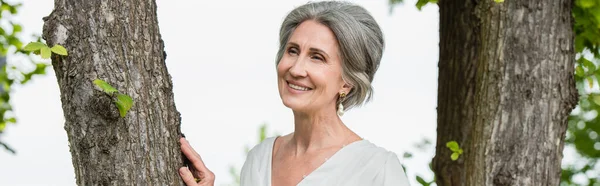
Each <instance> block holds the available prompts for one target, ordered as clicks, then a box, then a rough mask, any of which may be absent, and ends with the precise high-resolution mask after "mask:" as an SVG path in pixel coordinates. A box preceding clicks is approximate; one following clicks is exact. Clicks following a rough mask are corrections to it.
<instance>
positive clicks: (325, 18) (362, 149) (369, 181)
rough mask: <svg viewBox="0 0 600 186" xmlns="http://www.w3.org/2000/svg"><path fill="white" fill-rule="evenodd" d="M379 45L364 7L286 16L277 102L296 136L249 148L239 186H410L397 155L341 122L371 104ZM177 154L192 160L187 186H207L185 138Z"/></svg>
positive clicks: (316, 6)
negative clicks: (289, 113) (290, 115)
mask: <svg viewBox="0 0 600 186" xmlns="http://www.w3.org/2000/svg"><path fill="white" fill-rule="evenodd" d="M383 47H384V41H383V34H382V33H381V30H380V29H379V26H378V25H377V23H376V22H375V20H374V19H373V17H372V16H371V15H370V14H369V13H368V12H367V11H366V10H365V9H364V8H362V7H359V6H356V5H353V4H350V3H346V2H335V1H332V2H316V3H308V4H306V5H303V6H300V7H298V8H296V9H294V10H293V11H292V12H290V13H289V14H288V16H287V17H286V18H285V20H284V22H283V24H282V26H281V30H280V48H279V51H278V53H277V78H278V87H279V95H280V97H281V100H282V102H283V104H284V105H285V106H286V107H288V108H291V109H292V111H293V113H294V125H295V128H294V132H293V133H291V134H288V135H285V136H278V137H272V138H267V139H266V140H264V141H263V142H262V143H261V144H259V145H257V146H255V147H254V148H253V149H252V150H251V151H250V152H249V154H248V157H247V159H246V162H245V163H244V166H243V168H242V172H241V185H243V186H262V185H265V186H269V185H273V186H282V185H283V186H286V185H327V186H329V185H344V186H353V185H356V186H367V185H369V186H370V185H373V186H379V185H381V186H391V185H394V186H404V185H408V181H407V179H406V175H405V173H404V171H403V169H402V166H401V164H400V162H399V160H398V157H397V156H396V154H394V153H393V152H389V151H387V150H385V149H383V148H381V147H377V146H376V145H374V144H372V143H370V142H369V141H367V140H363V139H362V138H361V137H360V136H358V135H357V134H356V133H354V132H353V131H352V130H350V129H349V128H348V127H346V125H344V123H343V122H342V120H341V119H340V116H341V115H342V114H343V112H344V111H345V110H347V109H349V108H352V107H354V106H357V105H360V104H362V103H363V102H366V101H368V100H369V99H370V97H371V95H372V87H371V82H372V81H373V76H374V75H375V71H376V70H377V68H378V66H379V62H380V60H381V55H382V52H383ZM181 149H182V151H183V153H184V154H185V155H186V156H187V157H188V159H190V161H191V163H192V166H191V167H190V169H192V171H190V169H188V168H187V167H182V168H181V169H180V175H181V177H182V179H183V180H184V181H185V183H186V184H187V185H188V186H189V185H209V186H212V185H213V182H214V175H213V173H212V172H211V171H210V170H208V169H207V168H206V166H204V163H203V162H202V160H201V158H200V156H199V155H198V154H197V153H196V152H195V151H194V150H193V149H192V147H191V146H190V145H189V143H188V142H187V141H186V140H185V139H183V138H182V139H181ZM192 172H194V173H195V174H192Z"/></svg>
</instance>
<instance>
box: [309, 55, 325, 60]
mask: <svg viewBox="0 0 600 186" xmlns="http://www.w3.org/2000/svg"><path fill="white" fill-rule="evenodd" d="M311 58H312V59H314V60H319V61H323V58H322V57H321V56H318V55H313V56H312V57H311Z"/></svg>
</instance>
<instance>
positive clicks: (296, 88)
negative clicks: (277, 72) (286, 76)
mask: <svg viewBox="0 0 600 186" xmlns="http://www.w3.org/2000/svg"><path fill="white" fill-rule="evenodd" d="M288 85H289V86H290V88H292V89H294V90H301V91H307V90H310V88H308V87H302V86H298V85H294V84H291V83H288Z"/></svg>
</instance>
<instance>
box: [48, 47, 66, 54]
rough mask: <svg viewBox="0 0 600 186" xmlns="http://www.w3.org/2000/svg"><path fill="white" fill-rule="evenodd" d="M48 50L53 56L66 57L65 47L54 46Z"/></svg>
mask: <svg viewBox="0 0 600 186" xmlns="http://www.w3.org/2000/svg"><path fill="white" fill-rule="evenodd" d="M50 50H52V52H54V53H55V54H58V55H62V56H66V55H67V49H65V47H63V46H61V45H54V46H53V47H52V48H50Z"/></svg>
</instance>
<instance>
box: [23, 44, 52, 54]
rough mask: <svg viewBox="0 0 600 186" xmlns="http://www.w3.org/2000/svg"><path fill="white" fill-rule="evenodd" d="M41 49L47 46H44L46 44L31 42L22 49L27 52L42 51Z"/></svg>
mask: <svg viewBox="0 0 600 186" xmlns="http://www.w3.org/2000/svg"><path fill="white" fill-rule="evenodd" d="M42 47H47V46H46V44H44V43H42V42H31V43H29V44H27V45H25V47H23V50H25V51H28V52H34V51H37V50H40V49H42Z"/></svg>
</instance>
